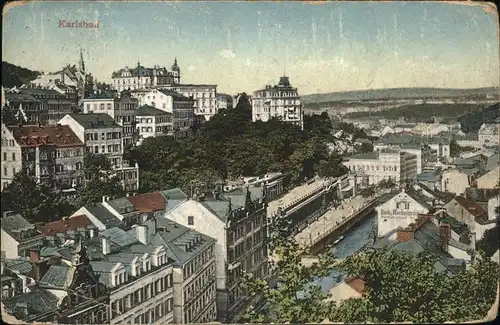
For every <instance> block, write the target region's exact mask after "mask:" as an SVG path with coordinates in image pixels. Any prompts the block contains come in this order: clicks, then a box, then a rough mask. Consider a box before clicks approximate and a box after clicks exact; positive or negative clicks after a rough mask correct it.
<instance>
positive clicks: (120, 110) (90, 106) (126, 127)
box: [81, 91, 139, 148]
mask: <svg viewBox="0 0 500 325" xmlns="http://www.w3.org/2000/svg"><path fill="white" fill-rule="evenodd" d="M81 103H82V107H83V112H84V113H85V114H94V113H105V114H108V115H109V116H111V117H112V118H113V119H114V120H115V122H116V123H118V124H119V125H120V126H121V127H122V128H123V131H122V140H123V141H122V147H123V148H126V147H127V146H131V145H135V143H136V141H137V139H138V134H137V131H136V118H135V117H136V113H137V108H138V107H139V101H138V100H137V99H136V98H133V97H132V96H131V95H130V92H128V91H123V92H122V94H121V96H120V97H119V98H116V97H114V96H113V95H111V94H93V95H90V96H89V97H87V98H84V99H83V100H82V101H81Z"/></svg>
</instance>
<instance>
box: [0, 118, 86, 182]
mask: <svg viewBox="0 0 500 325" xmlns="http://www.w3.org/2000/svg"><path fill="white" fill-rule="evenodd" d="M83 158H84V143H83V142H82V141H81V140H80V139H79V138H78V136H77V135H76V134H75V133H74V132H73V131H72V130H71V128H69V127H68V126H64V125H47V126H38V125H24V126H22V125H19V126H8V127H7V126H5V125H4V124H2V189H3V188H4V187H5V186H6V185H7V184H8V183H10V182H11V181H12V179H13V178H14V175H15V174H16V173H18V172H23V173H26V174H27V175H28V176H31V177H33V178H35V179H36V181H37V182H40V183H43V184H45V185H47V186H50V187H56V188H59V189H67V188H79V187H82V186H83V185H84V175H83V172H84V169H83Z"/></svg>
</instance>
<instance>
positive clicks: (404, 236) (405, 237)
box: [396, 227, 414, 244]
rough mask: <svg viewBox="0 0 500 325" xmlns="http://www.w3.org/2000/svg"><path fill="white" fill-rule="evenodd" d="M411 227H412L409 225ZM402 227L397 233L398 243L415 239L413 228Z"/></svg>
mask: <svg viewBox="0 0 500 325" xmlns="http://www.w3.org/2000/svg"><path fill="white" fill-rule="evenodd" d="M409 228H410V227H409ZM409 228H407V229H401V230H398V231H397V233H396V241H397V243H398V244H399V243H405V242H407V241H410V240H412V239H413V236H414V232H413V230H412V229H409Z"/></svg>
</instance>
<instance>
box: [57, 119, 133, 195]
mask: <svg viewBox="0 0 500 325" xmlns="http://www.w3.org/2000/svg"><path fill="white" fill-rule="evenodd" d="M60 124H62V125H68V126H69V127H70V128H71V130H73V132H74V133H75V134H76V135H77V137H78V138H79V139H80V141H82V142H84V143H85V146H86V151H87V152H90V153H93V154H103V155H105V156H107V158H108V159H109V161H110V163H111V166H112V169H113V174H114V175H116V176H117V177H119V178H120V180H121V183H122V186H123V188H124V189H125V191H132V192H133V191H135V190H137V189H138V188H139V166H138V165H137V164H136V165H135V166H129V165H128V163H126V162H124V161H123V152H124V148H123V127H122V126H121V125H119V124H118V123H116V121H115V120H114V119H113V118H112V117H111V116H109V115H108V114H104V113H93V114H68V115H66V116H65V117H64V118H62V119H61V121H60Z"/></svg>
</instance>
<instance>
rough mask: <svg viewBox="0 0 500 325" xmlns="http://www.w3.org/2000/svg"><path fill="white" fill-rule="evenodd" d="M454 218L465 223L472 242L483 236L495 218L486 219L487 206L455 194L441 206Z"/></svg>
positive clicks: (492, 225)
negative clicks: (471, 236) (471, 235)
mask: <svg viewBox="0 0 500 325" xmlns="http://www.w3.org/2000/svg"><path fill="white" fill-rule="evenodd" d="M443 208H444V209H445V210H446V212H447V213H448V214H449V215H450V216H451V217H452V218H454V219H456V220H458V221H461V222H463V223H465V224H466V225H467V226H468V227H469V230H470V232H471V233H472V234H473V243H474V246H473V247H475V242H476V241H478V240H480V239H481V238H483V236H484V233H485V231H486V230H488V229H491V228H493V227H495V225H496V220H495V219H492V220H489V219H488V211H487V207H486V208H485V207H483V206H481V205H480V204H478V203H477V202H475V201H472V200H470V199H466V198H465V197H463V196H456V197H455V198H454V199H453V200H451V201H450V202H448V203H447V204H445V205H444V207H443Z"/></svg>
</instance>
